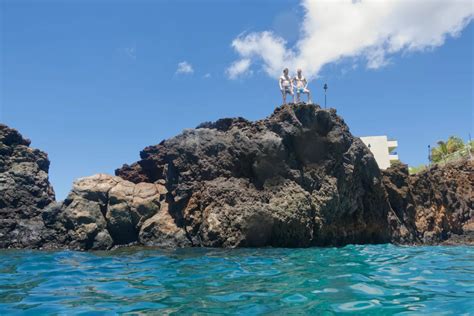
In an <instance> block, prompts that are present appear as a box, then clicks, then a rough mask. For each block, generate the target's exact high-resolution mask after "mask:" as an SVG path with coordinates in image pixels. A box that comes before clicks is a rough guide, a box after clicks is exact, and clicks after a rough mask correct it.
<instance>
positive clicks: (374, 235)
mask: <svg viewBox="0 0 474 316" xmlns="http://www.w3.org/2000/svg"><path fill="white" fill-rule="evenodd" d="M0 127H1V128H0V144H1V147H0V153H1V154H2V155H1V158H0V163H1V164H0V193H1V197H0V237H1V238H0V240H1V241H0V248H5V247H18V248H24V247H30V248H46V249H52V248H70V249H80V250H89V249H110V248H112V247H116V246H121V245H133V244H138V245H147V246H157V247H187V246H205V247H258V246H274V247H308V246H327V245H336V246H338V245H344V244H348V243H381V242H390V241H392V242H397V243H408V244H412V243H437V242H442V241H445V240H446V239H449V240H451V241H452V242H466V241H469V238H471V239H474V238H472V236H474V235H473V234H472V232H473V231H474V223H473V220H472V218H473V216H472V215H473V206H474V205H473V194H472V188H473V183H474V179H473V177H474V173H473V163H472V161H464V162H459V163H456V164H449V165H447V166H445V167H436V166H435V167H433V168H431V169H430V170H429V171H426V172H422V173H420V174H417V175H414V176H409V175H408V169H407V167H406V166H404V165H397V166H394V167H392V168H390V169H388V170H386V171H383V172H381V171H380V170H379V168H378V167H377V164H376V162H375V159H374V158H373V156H372V154H371V153H370V151H369V150H368V148H367V147H366V146H365V145H364V144H363V143H362V142H361V141H360V139H358V138H357V137H354V136H352V135H351V133H350V132H349V128H348V127H347V125H346V124H345V123H344V121H343V120H342V119H341V118H340V117H339V116H337V115H336V111H335V110H334V109H328V110H323V109H321V108H320V107H319V106H316V105H306V104H297V105H295V104H292V105H285V106H282V107H279V108H277V109H276V110H275V111H274V113H273V114H272V115H271V116H269V117H268V118H266V119H263V120H260V121H256V122H250V121H247V120H245V119H243V118H234V119H221V120H218V121H216V122H213V123H210V122H209V123H203V124H201V125H199V126H198V127H197V128H195V129H189V130H185V131H184V132H183V133H181V134H180V135H178V136H176V137H173V138H170V139H168V140H164V141H162V142H161V143H160V144H158V145H155V146H150V147H147V148H145V149H144V150H143V151H142V152H141V153H140V156H141V160H139V161H138V162H136V163H133V164H131V165H124V166H122V168H120V169H117V170H116V176H110V175H105V174H99V175H94V176H91V177H86V178H81V179H78V180H76V181H75V182H74V184H73V188H72V190H71V192H70V194H69V195H68V197H67V198H66V199H65V200H64V201H62V202H60V203H53V201H54V193H53V190H52V188H51V186H50V185H49V182H48V174H47V172H48V166H49V161H48V159H47V156H46V154H44V153H42V152H40V151H38V150H34V149H31V148H29V147H28V146H29V141H28V140H25V139H23V138H22V137H21V135H20V134H18V132H16V131H15V130H12V129H10V128H8V127H6V126H4V125H0ZM466 236H467V237H466ZM469 236H471V237H469Z"/></svg>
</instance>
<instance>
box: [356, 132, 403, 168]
mask: <svg viewBox="0 0 474 316" xmlns="http://www.w3.org/2000/svg"><path fill="white" fill-rule="evenodd" d="M360 139H361V140H362V142H363V143H364V144H365V145H366V146H367V147H369V149H370V151H371V152H372V154H373V155H374V157H375V161H377V164H378V165H379V168H380V169H387V168H388V167H390V164H391V163H392V162H394V161H398V155H397V153H396V152H395V151H394V150H395V148H397V147H398V142H397V141H396V140H389V139H388V138H387V136H366V137H361V138H360Z"/></svg>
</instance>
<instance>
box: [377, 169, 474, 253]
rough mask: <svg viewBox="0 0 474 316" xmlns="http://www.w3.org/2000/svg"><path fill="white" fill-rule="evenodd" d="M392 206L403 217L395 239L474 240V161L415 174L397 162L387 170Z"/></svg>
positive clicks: (419, 241)
mask: <svg viewBox="0 0 474 316" xmlns="http://www.w3.org/2000/svg"><path fill="white" fill-rule="evenodd" d="M383 182H384V185H385V188H386V190H387V192H388V198H389V202H390V205H391V207H392V209H393V210H394V212H395V214H397V216H398V218H399V219H400V221H399V225H398V226H397V225H394V226H393V227H392V228H393V230H392V231H393V233H392V235H393V241H395V242H402V243H424V244H435V243H439V242H443V241H447V242H452V243H473V244H474V193H473V188H474V162H473V161H472V160H460V161H456V162H452V163H448V164H446V165H445V166H439V165H434V166H432V167H431V168H429V169H427V170H425V171H422V172H419V173H417V174H415V175H409V174H408V166H406V165H403V164H397V165H394V166H392V167H391V168H389V169H387V170H384V171H383Z"/></svg>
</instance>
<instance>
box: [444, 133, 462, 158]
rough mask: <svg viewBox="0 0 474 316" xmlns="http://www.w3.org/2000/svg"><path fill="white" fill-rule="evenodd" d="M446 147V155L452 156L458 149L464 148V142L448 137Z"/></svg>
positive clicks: (455, 137) (454, 137) (457, 138)
mask: <svg viewBox="0 0 474 316" xmlns="http://www.w3.org/2000/svg"><path fill="white" fill-rule="evenodd" d="M446 147H447V150H448V154H452V153H454V152H456V151H458V150H460V149H463V148H464V142H463V141H462V139H461V138H459V137H457V136H450V137H449V138H448V141H447V142H446Z"/></svg>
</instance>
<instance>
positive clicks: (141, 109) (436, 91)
mask: <svg viewBox="0 0 474 316" xmlns="http://www.w3.org/2000/svg"><path fill="white" fill-rule="evenodd" d="M304 15H305V11H304V9H303V8H302V7H301V5H300V3H299V2H298V1H270V0H268V1H227V2H225V3H223V2H220V1H217V0H216V1H119V2H112V1H68V2H66V1H35V2H32V1H5V0H4V1H2V2H1V17H0V20H1V58H2V62H1V68H0V79H1V91H0V93H1V95H0V121H1V122H2V123H6V124H7V125H9V126H11V127H14V128H16V129H18V130H19V131H20V132H21V133H22V134H23V135H24V136H26V137H28V138H30V139H31V140H32V146H33V147H36V148H40V149H42V150H44V151H46V152H47V153H48V154H49V158H50V160H51V167H50V179H51V181H52V183H53V185H54V188H55V191H56V194H57V198H58V199H62V198H64V197H65V196H66V194H67V192H68V191H69V190H70V188H71V184H72V181H73V180H74V179H75V178H77V177H82V176H88V175H92V174H95V173H98V172H104V173H113V170H114V169H115V168H117V167H120V166H121V165H122V164H123V163H131V162H134V161H136V160H137V159H138V158H139V151H140V150H141V149H143V148H144V147H145V146H147V145H151V144H156V143H158V142H160V141H161V140H162V139H166V138H168V137H171V136H173V135H176V134H178V133H179V132H181V131H182V130H183V129H185V128H192V127H195V126H196V125H198V124H199V123H200V122H203V121H209V120H216V119H218V118H221V117H232V116H243V117H245V118H248V119H252V120H255V119H260V118H263V117H265V116H267V115H269V114H270V113H271V112H272V111H273V109H274V108H275V107H276V106H277V105H279V104H280V93H279V91H278V84H277V82H276V80H275V79H274V78H272V77H271V76H270V75H269V74H268V72H267V71H265V70H264V69H263V68H262V65H259V64H258V60H257V59H256V57H255V56H254V57H255V60H256V61H255V62H254V64H253V66H252V67H253V68H252V69H251V70H249V71H247V72H246V73H245V74H243V75H242V76H239V77H237V78H236V79H229V77H228V73H226V69H228V67H229V65H231V64H232V63H233V62H235V61H236V60H238V59H239V58H241V57H242V56H240V55H239V54H240V53H239V52H238V51H236V49H235V48H233V47H232V46H231V44H232V42H233V41H234V40H235V39H236V38H239V36H242V34H248V33H251V32H262V31H266V30H269V31H272V32H273V34H275V36H279V37H281V38H283V39H284V40H286V41H287V45H289V46H290V47H291V45H295V43H296V42H297V41H298V38H299V36H300V34H299V31H298V27H299V26H298V18H301V17H303V16H304ZM335 23H336V22H335ZM340 23H343V22H340ZM242 32H246V33H242ZM361 36H362V35H361ZM473 39H474V30H473V23H472V22H471V23H470V24H468V25H467V26H466V27H465V28H464V29H463V30H462V32H461V33H460V34H459V35H458V36H456V37H451V36H448V37H447V38H446V40H445V42H444V43H443V44H442V45H437V47H433V48H428V49H423V50H421V51H407V50H405V51H400V52H395V53H393V54H390V56H388V58H387V62H386V64H384V65H383V66H382V67H379V68H377V69H368V68H367V65H366V63H365V62H364V61H363V57H361V56H358V57H357V58H344V59H341V60H338V61H337V62H328V63H325V64H323V65H322V66H321V68H320V69H319V70H318V71H317V72H315V75H314V78H315V80H313V81H312V82H311V83H310V88H311V89H312V90H313V92H314V94H315V99H316V102H318V103H322V102H323V100H324V99H323V90H322V85H323V84H324V83H325V82H327V84H328V86H329V90H328V105H330V106H333V107H336V108H337V110H338V113H339V114H340V115H342V116H343V118H344V119H345V121H346V122H347V124H348V125H349V127H350V129H351V131H352V133H353V134H355V135H357V136H365V135H388V136H389V137H392V138H395V139H397V140H398V142H399V148H398V153H399V156H400V158H401V160H402V161H403V162H406V163H408V164H410V165H419V164H421V163H425V162H426V161H427V145H428V144H435V142H436V141H437V140H440V139H445V138H447V137H448V136H450V135H458V136H461V137H462V138H463V139H465V140H466V139H467V138H468V134H469V133H471V134H473V136H474V133H473ZM318 45H319V47H318V49H319V50H321V51H324V50H325V47H326V45H325V43H324V42H321V43H318ZM254 57H252V58H254ZM257 57H258V56H257ZM184 61H186V62H187V63H188V64H189V65H191V67H192V69H193V71H192V73H177V69H178V64H179V63H180V62H184ZM252 61H253V59H252ZM188 70H189V69H188Z"/></svg>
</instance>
